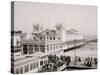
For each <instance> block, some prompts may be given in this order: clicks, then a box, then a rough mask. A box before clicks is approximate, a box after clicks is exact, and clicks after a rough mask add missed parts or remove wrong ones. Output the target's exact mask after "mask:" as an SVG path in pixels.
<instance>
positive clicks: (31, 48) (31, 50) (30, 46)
mask: <svg viewBox="0 0 100 75" xmlns="http://www.w3.org/2000/svg"><path fill="white" fill-rule="evenodd" d="M29 53H30V54H31V53H33V46H32V45H29Z"/></svg>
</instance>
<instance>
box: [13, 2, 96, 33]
mask: <svg viewBox="0 0 100 75" xmlns="http://www.w3.org/2000/svg"><path fill="white" fill-rule="evenodd" d="M37 23H39V24H40V25H41V26H43V28H45V29H46V28H50V29H54V26H55V25H56V24H59V23H62V24H63V27H64V28H65V29H66V30H68V29H76V30H78V31H79V32H80V33H81V34H84V35H97V7H96V6H86V5H69V4H55V3H36V2H22V1H16V2H15V4H14V30H22V31H23V32H27V33H31V32H32V31H33V27H32V26H33V25H34V24H37Z"/></svg>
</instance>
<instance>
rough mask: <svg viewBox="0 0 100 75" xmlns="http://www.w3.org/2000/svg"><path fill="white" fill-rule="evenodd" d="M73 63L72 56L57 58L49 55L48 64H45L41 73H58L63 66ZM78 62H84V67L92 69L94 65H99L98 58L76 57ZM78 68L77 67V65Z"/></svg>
mask: <svg viewBox="0 0 100 75" xmlns="http://www.w3.org/2000/svg"><path fill="white" fill-rule="evenodd" d="M72 62H73V61H72V60H71V56H64V55H61V56H56V55H49V56H48V64H45V65H44V66H43V67H42V69H41V72H53V71H57V69H58V68H59V67H61V66H63V65H64V64H66V66H65V67H67V66H69V67H70V64H71V63H72ZM78 62H84V63H83V65H84V66H87V67H92V65H93V64H94V65H97V58H92V57H87V58H84V60H83V58H82V57H79V56H76V57H75V63H78ZM76 67H77V65H76Z"/></svg>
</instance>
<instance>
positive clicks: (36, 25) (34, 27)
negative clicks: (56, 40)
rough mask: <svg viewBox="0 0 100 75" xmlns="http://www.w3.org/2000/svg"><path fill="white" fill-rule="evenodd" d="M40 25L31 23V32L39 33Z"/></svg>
mask: <svg viewBox="0 0 100 75" xmlns="http://www.w3.org/2000/svg"><path fill="white" fill-rule="evenodd" d="M42 30H43V29H42V27H40V25H39V24H34V25H33V33H40V32H41V31H42Z"/></svg>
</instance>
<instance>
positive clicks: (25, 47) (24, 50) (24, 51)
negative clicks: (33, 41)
mask: <svg viewBox="0 0 100 75" xmlns="http://www.w3.org/2000/svg"><path fill="white" fill-rule="evenodd" d="M27 53H28V52H27V45H23V54H27Z"/></svg>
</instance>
